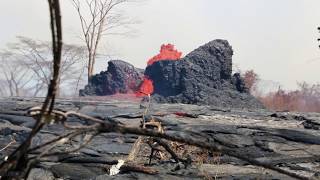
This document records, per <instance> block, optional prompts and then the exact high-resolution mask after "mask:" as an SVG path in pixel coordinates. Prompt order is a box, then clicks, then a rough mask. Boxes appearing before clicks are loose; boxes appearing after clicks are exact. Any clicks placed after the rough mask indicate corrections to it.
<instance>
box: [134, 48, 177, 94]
mask: <svg viewBox="0 0 320 180" xmlns="http://www.w3.org/2000/svg"><path fill="white" fill-rule="evenodd" d="M181 56H182V52H179V51H177V50H176V49H175V48H174V45H173V44H167V45H165V44H163V45H162V46H161V49H160V53H159V54H158V55H156V56H154V57H152V58H151V59H149V60H148V62H147V65H148V66H150V65H152V64H153V63H155V62H158V61H167V60H172V61H176V60H179V59H180V58H181ZM153 90H154V88H153V81H152V79H150V78H149V77H147V76H144V80H143V82H142V83H141V85H140V88H139V90H138V92H137V93H136V95H137V96H139V97H141V96H146V95H150V94H152V93H153Z"/></svg>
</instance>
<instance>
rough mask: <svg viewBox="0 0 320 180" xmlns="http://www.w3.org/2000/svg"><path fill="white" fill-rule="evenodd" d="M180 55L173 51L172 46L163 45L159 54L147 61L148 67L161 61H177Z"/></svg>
mask: <svg viewBox="0 0 320 180" xmlns="http://www.w3.org/2000/svg"><path fill="white" fill-rule="evenodd" d="M181 55H182V53H181V52H179V51H177V50H176V49H174V45H172V44H167V45H165V44H163V45H162V46H161V49H160V53H159V54H158V55H156V56H154V57H153V58H151V59H149V61H148V66H150V65H152V64H153V63H155V62H157V61H161V60H178V59H180V58H181Z"/></svg>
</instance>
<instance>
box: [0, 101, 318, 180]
mask: <svg viewBox="0 0 320 180" xmlns="http://www.w3.org/2000/svg"><path fill="white" fill-rule="evenodd" d="M41 101H42V99H18V98H15V99H8V98H6V99H0V149H1V151H0V158H1V159H2V160H3V159H4V157H5V156H7V155H9V153H10V152H12V151H13V150H14V149H15V148H16V147H17V146H18V144H20V143H21V142H23V140H24V139H25V138H26V136H27V134H28V133H29V132H30V130H31V129H30V128H31V127H32V125H33V123H34V120H33V119H32V118H30V117H26V116H24V115H23V114H25V113H26V111H27V110H28V109H29V108H31V107H33V106H37V105H41ZM140 107H141V106H140V102H139V101H138V100H130V101H129V100H124V99H122V100H112V99H107V100H104V101H102V100H100V101H96V100H95V101H94V100H89V99H86V100H85V99H82V100H79V99H78V100H61V99H60V100H58V101H57V103H56V108H59V109H63V110H75V111H78V112H81V113H84V114H88V115H92V116H99V117H101V118H105V117H114V118H116V119H117V120H119V121H121V122H123V123H125V124H129V125H132V126H139V122H140V120H141V115H142V113H143V110H144V109H141V108H140ZM177 112H179V113H188V114H189V117H183V116H178V115H176V114H177ZM12 114H15V115H12ZM151 115H153V116H154V117H156V118H157V119H159V121H162V124H163V125H164V126H165V131H169V132H177V133H179V132H186V133H188V132H189V133H191V134H192V132H197V133H201V134H203V135H204V136H205V137H206V138H209V139H211V140H214V141H215V142H217V143H220V144H221V145H224V146H226V147H230V148H235V149H236V151H237V152H241V153H243V154H247V155H250V157H252V158H255V159H257V160H259V161H263V162H269V163H271V164H273V165H274V166H278V167H281V168H284V169H287V170H290V171H292V172H296V173H297V174H300V175H304V176H307V177H311V176H314V177H316V176H317V175H318V174H319V172H320V166H319V165H320V164H319V157H320V156H319V155H320V131H319V127H320V114H318V113H304V114H301V113H285V112H282V113H274V112H269V111H266V110H250V111H248V110H239V109H221V108H216V107H213V106H197V105H183V104H152V107H151ZM71 121H73V123H75V124H79V123H80V120H78V119H76V118H73V119H71ZM64 133H66V130H65V129H64V128H63V127H62V126H61V125H58V124H53V125H48V126H46V127H45V128H44V129H43V130H42V131H41V133H40V134H39V135H38V136H37V137H36V138H35V139H34V141H33V146H35V145H39V144H42V143H44V142H46V141H48V140H50V139H53V138H55V137H57V136H58V135H61V134H64ZM12 139H15V140H16V141H17V142H16V143H13V144H12V145H11V146H9V147H8V148H6V149H2V148H3V147H5V146H6V145H7V144H8V143H9V142H10V141H11V140H12ZM136 139H137V136H135V135H129V134H128V135H121V134H117V133H108V134H107V133H106V134H101V135H99V136H97V137H96V138H95V139H94V140H93V141H92V142H91V143H90V144H89V145H88V146H87V147H85V148H83V149H82V150H80V152H77V153H73V154H71V155H69V156H64V157H59V158H58V159H53V158H51V159H50V158H47V159H43V161H42V162H41V164H39V165H38V166H37V167H36V168H34V169H33V170H32V171H31V174H30V177H29V179H204V178H209V177H211V178H215V177H216V178H222V179H291V178H290V177H288V176H285V175H281V174H279V173H276V172H273V171H270V170H266V169H264V168H261V167H256V166H252V165H250V164H248V163H246V162H243V161H241V160H238V159H236V158H232V157H229V156H226V155H223V154H219V153H216V152H214V153H209V154H206V152H205V151H201V150H199V149H197V148H194V147H189V146H188V147H187V146H182V150H180V152H179V154H181V155H182V156H184V157H187V156H189V157H190V158H191V159H192V160H193V161H194V163H192V165H191V166H189V167H187V168H184V167H183V165H181V164H176V163H173V161H172V160H170V158H163V159H161V160H157V159H153V161H152V164H151V167H152V168H154V169H156V170H158V171H159V174H157V175H146V174H142V173H135V172H129V173H123V174H118V175H115V176H109V175H108V172H107V171H106V170H105V169H106V168H105V163H104V162H105V161H110V160H118V159H126V156H127V155H128V152H129V151H130V149H131V147H132V145H133V143H134V142H135V140H136ZM80 140H81V139H79V138H78V139H75V140H74V141H72V142H71V143H66V144H65V145H61V146H57V147H56V148H55V149H54V151H64V150H66V149H70V148H72V147H76V146H77V143H78V141H80ZM183 148H185V149H187V150H183ZM149 153H150V149H149V148H148V146H146V145H143V148H142V150H141V152H140V153H139V156H138V157H137V160H136V161H135V162H136V163H138V164H141V165H143V164H147V162H148V159H147V156H148V155H149ZM199 154H202V157H203V156H204V157H203V159H199ZM203 154H204V155H203Z"/></svg>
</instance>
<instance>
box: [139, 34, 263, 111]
mask: <svg viewBox="0 0 320 180" xmlns="http://www.w3.org/2000/svg"><path fill="white" fill-rule="evenodd" d="M232 55H233V50H232V47H231V46H230V45H229V43H228V41H226V40H220V39H218V40H214V41H211V42H209V43H207V44H205V45H203V46H201V47H199V48H197V49H196V50H194V51H192V52H191V53H189V54H188V55H187V56H186V57H184V58H182V59H180V60H177V61H170V60H168V61H158V62H155V63H153V64H152V65H150V66H148V67H147V69H146V71H145V75H146V76H147V77H148V78H150V79H151V80H152V81H153V86H154V94H153V99H154V100H156V101H157V102H161V103H186V104H207V105H216V106H220V107H232V108H263V105H262V104H261V103H260V102H259V101H258V100H257V99H255V98H254V97H253V96H252V95H250V94H249V92H248V90H247V89H246V88H245V85H244V81H243V80H242V79H241V77H240V75H239V74H237V73H236V74H234V75H232Z"/></svg>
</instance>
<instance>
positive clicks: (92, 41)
mask: <svg viewBox="0 0 320 180" xmlns="http://www.w3.org/2000/svg"><path fill="white" fill-rule="evenodd" d="M71 2H72V4H73V6H74V7H75V9H76V10H77V12H78V16H79V19H80V23H81V30H82V38H83V40H84V42H85V44H86V48H87V53H88V63H87V64H88V66H87V72H88V81H89V79H90V77H91V76H92V75H93V72H94V65H95V62H96V57H97V50H98V47H99V43H100V40H101V38H102V37H103V36H106V35H108V34H117V35H124V34H127V33H128V31H121V30H119V28H120V29H121V28H125V29H128V28H129V27H130V26H129V25H131V24H133V23H135V22H134V21H132V20H129V19H128V18H126V17H125V16H123V14H122V13H117V12H116V11H117V8H118V6H120V5H121V4H124V3H128V2H130V0H84V1H81V2H80V0H71ZM115 29H117V30H118V31H117V32H116V31H114V30H115ZM122 30H123V29H122Z"/></svg>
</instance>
